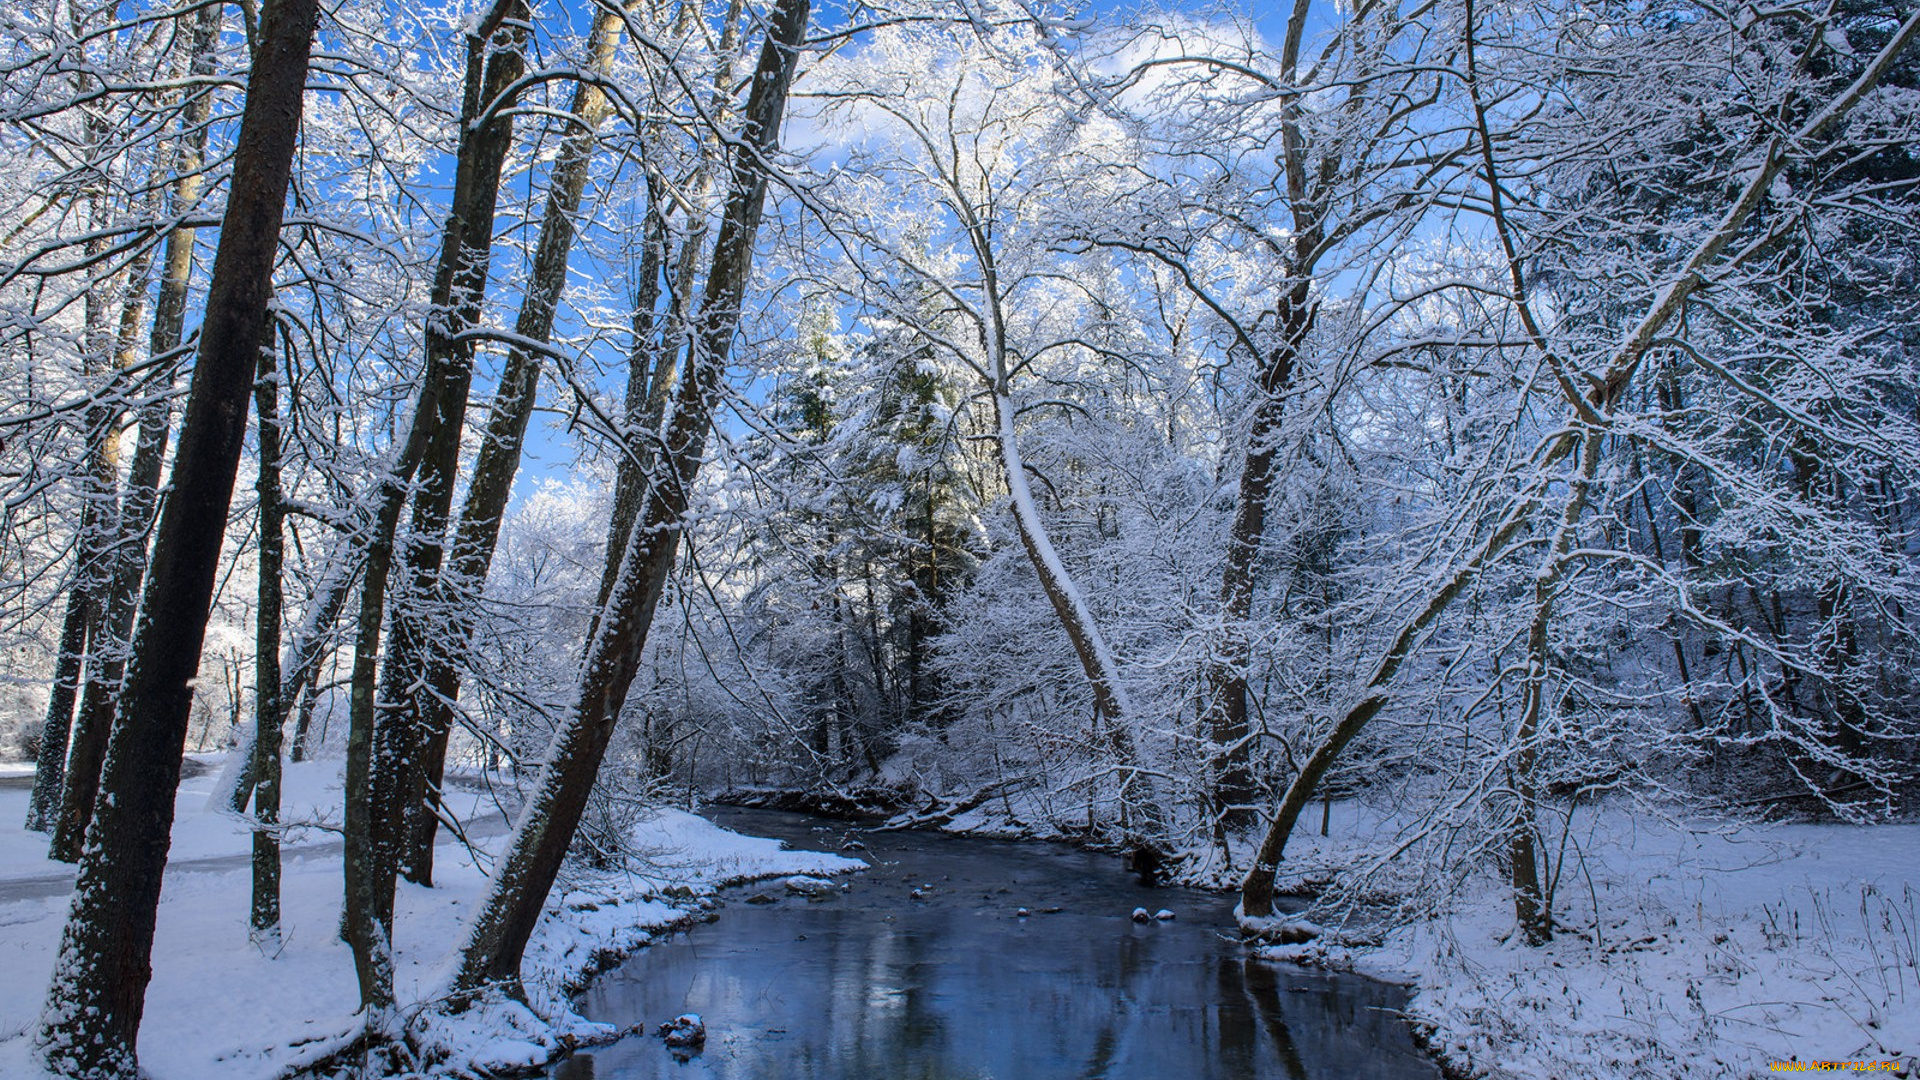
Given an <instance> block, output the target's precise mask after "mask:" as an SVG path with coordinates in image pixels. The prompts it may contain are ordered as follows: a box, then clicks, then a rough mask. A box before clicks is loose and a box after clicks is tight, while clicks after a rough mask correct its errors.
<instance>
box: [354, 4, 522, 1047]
mask: <svg viewBox="0 0 1920 1080" xmlns="http://www.w3.org/2000/svg"><path fill="white" fill-rule="evenodd" d="M527 18H528V10H527V6H526V4H525V2H524V0H496V2H495V4H494V6H493V7H492V9H490V11H489V12H488V14H487V17H486V18H485V19H484V20H483V21H482V23H481V24H480V26H479V27H478V28H477V29H476V31H475V32H474V33H473V34H472V35H470V37H469V38H468V42H467V81H466V92H465V96H464V100H463V103H462V107H461V111H460V115H461V120H462V123H461V129H460V130H461V136H460V147H459V152H458V156H457V158H456V166H455V174H454V192H453V202H452V206H451V209H450V210H449V212H448V215H447V223H446V227H445V230H444V232H443V234H442V238H441V247H440V258H439V264H438V267H437V269H436V272H435V275H434V285H433V293H432V313H431V314H430V315H429V317H428V321H427V328H426V367H425V371H424V373H423V374H422V377H421V384H420V397H419V400H418V401H417V402H416V404H415V406H414V414H413V420H412V423H411V425H410V427H409V430H408V433H407V438H406V440H405V442H404V443H403V444H402V447H401V449H400V452H399V453H398V455H397V456H396V458H395V462H394V464H393V466H392V467H391V468H390V469H389V470H388V471H387V474H386V475H385V476H383V477H382V479H381V481H380V483H379V485H378V490H377V492H376V494H375V496H374V498H375V500H376V503H377V509H376V510H375V512H374V513H373V515H372V520H371V521H370V522H369V523H368V526H367V528H368V532H367V533H366V534H365V535H366V540H365V541H364V548H365V551H366V553H367V554H366V569H365V577H364V580H363V582H362V584H361V590H360V616H359V624H358V635H357V639H356V642H355V646H354V658H353V684H352V690H351V695H350V698H349V706H348V715H349V721H348V731H347V764H346V788H347V790H346V815H345V817H346V821H345V826H346V828H345V849H346V850H345V857H344V869H345V873H344V877H345V879H346V904H345V913H344V916H343V917H342V920H341V922H342V929H343V931H344V936H345V937H346V939H347V943H348V944H349V945H350V946H351V947H352V950H353V956H354V972H355V975H356V977H357V978H358V980H359V984H360V1003H361V1006H362V1008H363V1009H365V1010H366V1012H367V1014H368V1017H367V1018H368V1023H369V1026H370V1027H371V1028H375V1029H378V1028H382V1027H384V1026H385V1025H386V1023H387V1021H388V1019H389V1018H388V1016H387V1012H388V1010H390V1009H391V1007H392V1005H393V966H392V956H391V952H392V941H393V937H392V935H393V897H394V887H395V876H396V873H397V863H396V859H397V855H398V852H397V842H398V840H399V836H400V830H401V828H402V826H403V821H402V817H403V811H402V810H401V808H400V807H399V806H398V805H397V793H398V792H399V791H400V790H402V789H403V786H404V784H403V780H402V777H403V774H404V772H405V771H406V770H407V769H408V768H409V762H408V761H407V752H408V748H409V747H410V746H411V745H412V743H413V742H414V741H415V737H414V736H413V735H412V733H411V732H410V731H409V730H408V725H407V721H406V719H405V718H404V717H398V716H395V715H393V714H391V713H389V714H388V715H386V716H384V717H380V718H378V719H379V720H380V722H378V723H376V709H375V699H374V690H375V677H376V674H377V671H378V663H379V656H380V627H381V623H382V621H383V614H384V610H385V606H386V603H385V602H386V592H387V581H388V578H389V576H390V575H391V572H392V570H393V556H394V533H395V531H396V529H397V527H398V525H399V520H400V512H401V510H402V509H403V507H404V506H405V503H406V500H407V495H408V491H409V485H410V484H411V483H412V482H413V480H414V474H415V473H416V472H421V473H423V474H424V475H423V476H422V477H421V483H420V485H419V486H420V491H419V492H418V494H417V495H416V499H417V502H416V506H415V517H414V525H415V529H416V534H417V539H418V540H419V541H420V543H421V548H420V549H418V553H417V554H415V555H414V556H412V557H411V558H410V559H409V560H408V562H407V564H406V566H405V569H407V570H409V571H411V572H412V574H413V576H414V578H415V581H416V582H417V581H418V580H419V577H420V575H421V574H423V573H425V572H426V570H427V569H428V568H429V567H431V566H433V565H436V564H437V561H438V557H439V548H438V540H439V530H440V529H443V528H444V522H445V512H446V507H447V505H448V504H449V501H450V500H451V498H452V490H453V487H452V485H453V469H454V466H455V464H456V463H457V459H458V454H459V442H460V428H461V425H462V421H463V420H464V416H465V411H466V402H467V391H468V388H469V386H470V385H471V382H472V376H473V350H474V344H473V339H472V338H471V337H469V336H467V332H468V331H470V330H471V329H472V328H473V327H474V326H475V325H477V323H478V322H479V318H480V313H481V305H482V303H483V301H484V300H485V297H486V287H487V271H488V266H489V263H490V261H491V257H492V249H493V218H494V209H495V205H496V203H497V201H498V198H499V192H500V173H501V169H502V168H503V166H504V164H505V161H506V155H507V151H508V149H509V148H510V147H511V144H512V141H513V121H512V119H511V116H510V115H507V114H506V113H505V111H504V107H505V106H506V105H507V104H510V103H509V102H507V101H506V100H505V98H506V96H507V94H508V93H509V92H510V91H511V90H512V88H513V87H514V86H515V84H516V83H517V82H518V81H519V78H520V76H521V74H522V73H523V72H524V70H525V67H526V60H525V54H524V49H525V43H526V36H527V30H528V26H527ZM418 632H419V631H418V628H417V626H416V624H415V622H414V620H413V619H412V615H411V612H407V613H397V617H396V619H395V622H394V626H393V632H392V634H391V635H390V636H391V637H392V638H393V639H394V641H395V644H394V645H393V646H392V647H394V648H402V646H400V645H399V644H398V642H399V641H401V640H404V639H406V637H407V636H408V635H410V634H417V633H418ZM412 647H417V646H412Z"/></svg>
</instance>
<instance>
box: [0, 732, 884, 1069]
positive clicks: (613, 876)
mask: <svg viewBox="0 0 1920 1080" xmlns="http://www.w3.org/2000/svg"><path fill="white" fill-rule="evenodd" d="M218 773H219V770H218V769H217V768H215V769H213V770H210V771H209V772H208V773H207V774H205V775H203V776H199V777H194V778H190V779H188V780H187V781H185V782H183V784H182V785H181V791H180V795H179V798H178V801H177V803H176V822H175V827H174V846H173V850H172V853H171V858H172V863H171V865H170V870H169V873H168V878H167V884H166V888H165V891H164V893H163V894H162V898H161V904H160V914H159V926H158V930H157V931H156V937H155V945H154V965H153V966H154V977H153V982H152V984H151V986H150V988H149V989H148V992H147V1006H146V1014H145V1020H144V1023H143V1025H142V1027H141V1036H140V1061H141V1065H142V1066H143V1068H144V1069H145V1070H146V1071H147V1073H148V1074H149V1075H151V1076H152V1077H154V1078H155V1080H255V1078H267V1077H272V1076H275V1075H278V1074H280V1073H281V1072H283V1071H284V1070H285V1069H286V1068H287V1067H288V1066H289V1065H291V1064H293V1063H295V1062H297V1061H300V1060H302V1059H305V1058H309V1057H312V1056H315V1055H316V1054H317V1053H319V1052H321V1051H323V1050H324V1049H325V1048H327V1047H329V1046H332V1045H335V1044H337V1043H338V1042H339V1041H340V1040H341V1039H342V1037H343V1036H345V1035H346V1034H347V1033H349V1032H351V1031H353V1030H354V1020H353V1017H352V1013H353V1010H354V1008H355V1004H356V1001H357V997H356V990H355V983H354V977H353V964H352V960H351V957H350V955H349V953H348V951H347V947H346V946H345V945H344V944H343V943H342V942H341V941H340V940H339V937H338V935H337V933H336V930H337V927H338V924H339V918H340V901H341V881H340V862H339V860H340V856H339V853H338V844H337V839H338V838H337V837H336V836H334V835H332V834H331V833H329V832H328V831H326V829H325V828H324V827H322V828H319V829H312V830H306V834H305V835H304V836H302V835H298V834H296V835H293V836H290V837H289V839H288V844H289V847H288V851H287V853H286V857H285V859H284V863H285V876H284V880H283V883H282V894H283V898H284V899H283V903H284V919H283V924H282V925H283V934H282V937H281V940H280V941H279V942H278V943H277V944H276V945H274V946H273V947H271V948H269V949H265V950H263V949H261V948H259V947H257V946H255V945H254V944H252V943H250V942H249V940H248V931H247V911H248V904H249V890H250V887H251V875H250V872H249V870H248V869H247V868H246V867H245V866H244V865H231V864H233V863H234V862H236V861H237V860H234V859H232V858H230V857H231V856H237V855H240V854H242V853H244V852H246V851H247V850H248V846H249V844H250V842H251V841H250V839H249V834H248V833H247V831H246V829H245V826H244V823H243V822H242V821H241V820H240V819H239V818H237V817H235V816H233V815H230V814H226V813H223V812H221V811H218V810H215V809H211V808H210V807H209V806H208V801H209V795H210V794H211V793H212V791H213V789H214V786H215V784H216V783H217V777H218ZM26 796H27V792H26V791H25V790H21V789H16V788H7V789H4V790H0V971H5V972H6V973H7V977H6V978H4V979H0V1076H5V1077H8V1078H9V1080H13V1078H20V1080H31V1078H34V1077H40V1076H43V1075H44V1072H43V1070H40V1069H39V1068H38V1066H37V1063H36V1062H35V1061H34V1056H33V1054H32V1052H31V1047H30V1045H29V1044H30V1041H31V1033H32V1030H33V1026H34V1022H35V1020H36V1018H37V1017H38V1014H39V1011H40V1007H41V999H42V995H43V994H44V993H45V989H46V985H47V976H48V974H49V973H50V971H51V969H52V964H53V958H54V953H55V950H56V949H57V947H58V944H59V936H60V929H61V925H62V923H63V921H64V920H65V917H66V913H67V897H66V890H65V888H64V887H62V886H61V884H60V882H59V880H58V879H59V878H60V877H61V876H62V875H70V871H69V870H68V869H67V868H65V867H63V866H62V865H61V864H58V863H52V862H49V861H48V860H47V859H46V858H45V843H44V840H43V839H41V838H40V837H38V836H37V835H36V834H29V833H24V832H23V830H22V829H21V824H20V823H21V821H22V819H23V818H24V817H25V814H26ZM463 801H464V802H465V805H463V806H461V807H459V810H460V811H461V813H462V814H463V816H465V817H466V818H467V819H468V820H469V821H473V822H476V823H478V824H479V826H480V827H478V828H476V829H475V830H474V831H476V832H480V833H483V834H488V835H483V836H481V837H479V838H478V839H477V840H476V842H475V847H476V850H477V855H478V857H477V858H476V854H475V853H470V852H469V851H467V850H466V849H465V848H464V847H462V846H460V845H458V844H453V843H445V844H442V845H441V847H440V849H439V851H438V854H437V856H436V885H435V887H434V888H431V889H427V888H420V887H416V886H411V885H406V884H404V883H403V884H402V885H401V888H400V892H399V896H398V899H397V914H396V919H395V933H394V938H395V941H394V945H395V950H396V956H395V984H396V990H397V991H398V993H399V995H400V998H401V1000H402V1001H403V1002H406V1003H407V1004H406V1006H405V1009H406V1010H408V1011H417V1010H419V1009H420V1008H422V1007H423V1006H425V1005H428V1004H430V1003H431V999H432V997H433V995H434V994H435V993H436V992H437V991H438V988H439V987H440V986H441V985H443V970H444V963H445V961H446V958H447V957H448V955H449V954H450V953H451V951H452V950H453V949H454V947H455V946H456V945H457V944H458V942H459V939H460V935H461V933H462V931H463V928H464V925H465V920H466V917H467V915H468V913H469V912H471V911H472V910H473V909H474V908H475V907H476V906H477V905H478V904H479V903H480V901H481V900H482V898H483V897H484V893H485V888H486V873H485V870H484V867H483V865H482V864H483V863H484V862H485V861H486V859H487V856H488V854H489V851H490V849H497V848H498V847H499V845H500V844H501V843H502V842H503V841H504V839H505V834H504V829H503V828H501V827H500V826H498V825H497V824H496V825H495V826H494V827H493V828H492V829H488V828H486V827H485V826H486V824H487V822H488V821H489V820H490V818H491V819H492V820H494V821H496V822H497V816H494V814H495V812H494V811H493V808H492V807H491V805H490V803H489V802H488V800H486V799H485V797H484V796H480V795H469V796H467V797H466V798H465V799H464V800H463ZM284 805H285V807H286V812H285V817H286V819H287V820H303V821H314V822H319V823H322V824H323V826H324V824H326V823H337V822H338V821H339V820H340V812H339V806H340V777H339V763H338V762H319V763H308V764H302V765H294V766H290V767H289V769H288V779H287V797H286V800H285V804H284ZM630 838H631V843H632V846H633V849H634V850H636V851H639V852H642V853H645V855H646V856H647V858H646V860H645V863H646V865H645V867H644V868H642V869H636V870H632V871H625V872H619V873H607V874H594V875H590V876H582V875H578V874H575V875H572V876H571V877H570V878H568V879H563V884H562V886H561V887H560V888H556V890H555V895H554V897H553V898H552V899H551V900H550V902H549V904H548V916H547V919H546V920H545V922H543V924H542V925H541V928H540V930H539V931H538V933H537V934H536V936H535V938H534V941H533V942H532V944H531V946H530V948H529V950H528V954H527V958H526V963H525V965H524V968H523V973H524V975H525V979H526V983H527V991H528V997H529V999H530V1000H531V1002H532V1003H533V1005H534V1007H535V1009H536V1010H537V1011H538V1012H540V1013H542V1014H544V1015H542V1016H539V1017H534V1016H525V1017H522V1018H521V1022H520V1023H517V1024H515V1025H514V1026H513V1028H512V1029H511V1030H500V1029H499V1028H498V1025H499V1024H500V1022H501V1020H502V1017H501V1016H499V1015H491V1014H492V1013H497V1012H498V1011H499V1010H488V1012H489V1014H490V1015H488V1016H486V1017H485V1020H484V1023H469V1024H466V1025H459V1024H453V1025H448V1024H439V1025H436V1027H435V1028H434V1030H433V1032H432V1036H433V1037H434V1038H435V1040H436V1041H438V1042H440V1043H441V1044H442V1045H443V1046H445V1047H446V1049H448V1050H449V1051H450V1052H451V1053H452V1054H453V1059H452V1060H450V1061H449V1062H446V1063H444V1064H443V1068H457V1067H459V1066H462V1065H465V1066H470V1067H476V1068H477V1067H481V1066H486V1065H489V1064H511V1063H515V1062H520V1063H525V1062H530V1061H533V1060H536V1059H538V1058H541V1057H543V1056H546V1055H549V1054H550V1053H551V1051H552V1048H553V1046H554V1041H555V1040H556V1039H557V1038H559V1037H561V1036H563V1035H565V1034H569V1033H578V1032H580V1031H582V1030H585V1029H583V1028H582V1027H581V1022H580V1021H578V1019H577V1018H575V1017H572V1016H571V1015H570V1014H569V1013H568V1012H567V1010H566V1000H567V992H568V990H570V989H571V988H573V987H574V986H575V985H577V984H578V982H579V981H580V980H581V979H582V978H584V977H585V976H587V975H589V974H591V973H592V972H594V971H596V970H598V969H599V968H601V967H603V966H604V965H605V964H606V962H607V961H608V959H609V958H610V957H613V956H617V955H620V954H624V953H626V952H629V951H632V950H633V949H635V948H638V947H640V946H641V945H644V944H645V943H646V942H647V941H648V940H649V938H650V937H651V936H652V935H653V934H655V933H657V932H660V931H661V930H662V929H665V928H669V927H673V926H677V925H681V924H684V923H685V922H686V921H688V920H690V919H693V918H697V917H699V916H700V915H701V914H703V912H704V911H705V910H707V908H708V907H710V906H711V904H712V901H711V900H708V899H707V898H708V897H710V896H711V895H712V894H713V893H714V892H715V891H716V890H718V889H719V888H721V887H723V886H725V885H728V884H732V883H736V882H740V881H746V880H753V879H757V878H763V877H776V876H786V875H791V874H832V873H839V872H843V871H847V870H853V869H860V868H863V867H864V866H865V864H864V863H862V862H859V861H858V860H853V859H848V858H845V857H843V856H839V855H832V854H826V853H822V852H805V851H788V850H783V849H782V845H781V844H780V842H779V841H776V840H766V839H760V838H756V837H746V836H741V835H738V834H736V833H732V832H729V831H727V830H725V829H722V828H720V827H718V826H716V825H713V824H712V823H710V822H708V821H706V820H705V819H703V818H700V817H698V816H696V815H693V814H690V813H686V812H684V811H679V810H670V809H659V810H655V811H652V812H650V813H648V814H647V815H646V816H644V817H643V818H642V820H640V821H639V822H637V823H636V824H635V825H634V826H633V829H632V830H631V833H630ZM302 848H305V851H304V852H303V851H302ZM196 864H197V865H196ZM9 887H11V888H12V889H13V892H12V893H9V892H7V891H6V890H8V889H9ZM33 892H39V893H43V894H49V895H37V896H24V897H20V898H14V899H4V898H5V897H8V896H10V895H14V896H18V894H22V893H33ZM480 1019H481V1018H479V1017H476V1018H475V1020H476V1021H477V1020H480ZM663 1019H664V1018H663Z"/></svg>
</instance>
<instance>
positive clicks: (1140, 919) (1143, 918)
mask: <svg viewBox="0 0 1920 1080" xmlns="http://www.w3.org/2000/svg"><path fill="white" fill-rule="evenodd" d="M1133 921H1134V922H1137V923H1144V922H1152V921H1153V916H1151V915H1149V914H1147V909H1146V908H1143V907H1137V908H1134V909H1133Z"/></svg>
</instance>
